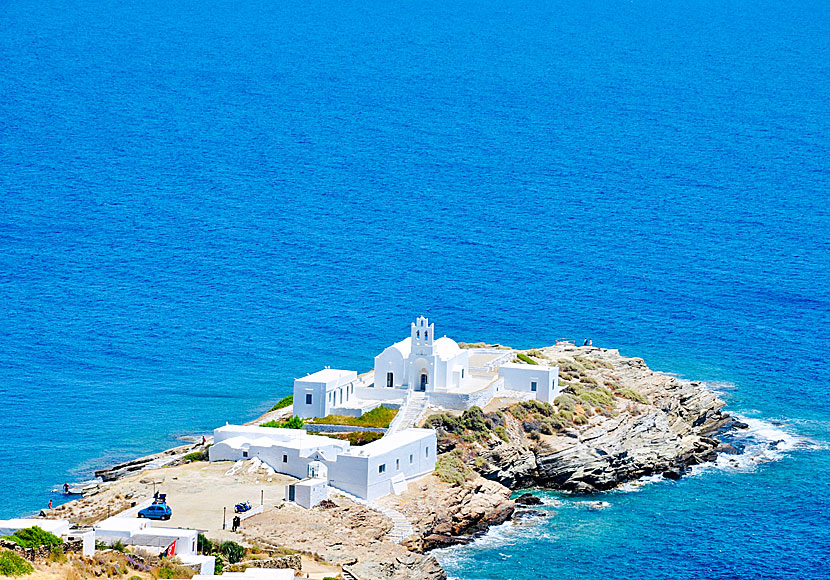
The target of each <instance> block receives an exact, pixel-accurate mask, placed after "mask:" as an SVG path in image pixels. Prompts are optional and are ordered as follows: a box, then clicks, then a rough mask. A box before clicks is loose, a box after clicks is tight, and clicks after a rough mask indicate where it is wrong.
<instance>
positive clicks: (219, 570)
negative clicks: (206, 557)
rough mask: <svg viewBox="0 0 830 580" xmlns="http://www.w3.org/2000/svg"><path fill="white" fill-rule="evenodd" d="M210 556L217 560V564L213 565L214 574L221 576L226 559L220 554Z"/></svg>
mask: <svg viewBox="0 0 830 580" xmlns="http://www.w3.org/2000/svg"><path fill="white" fill-rule="evenodd" d="M210 555H212V556H213V557H214V558H216V560H215V563H214V565H213V574H214V575H216V576H219V575H220V574H221V573H222V572H224V569H225V559H224V558H222V555H221V554H218V553H214V554H210Z"/></svg>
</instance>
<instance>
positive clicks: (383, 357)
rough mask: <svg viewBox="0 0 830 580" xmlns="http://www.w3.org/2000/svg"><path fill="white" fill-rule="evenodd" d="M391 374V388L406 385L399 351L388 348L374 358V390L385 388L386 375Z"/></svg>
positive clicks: (404, 368) (404, 370) (404, 371)
mask: <svg viewBox="0 0 830 580" xmlns="http://www.w3.org/2000/svg"><path fill="white" fill-rule="evenodd" d="M389 372H391V373H393V381H394V382H393V386H394V387H401V386H404V385H406V384H408V383H407V377H406V366H405V365H404V359H403V356H402V355H401V353H400V351H399V350H398V349H397V348H395V347H393V346H390V347H388V348H387V349H386V350H384V351H383V352H382V353H380V354H379V355H378V356H376V357H375V386H374V388H375V389H379V388H385V387H386V382H387V378H386V373H389Z"/></svg>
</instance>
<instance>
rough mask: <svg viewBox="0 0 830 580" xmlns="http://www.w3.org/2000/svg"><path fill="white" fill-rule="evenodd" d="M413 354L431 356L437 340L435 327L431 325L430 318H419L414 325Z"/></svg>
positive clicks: (412, 330) (412, 335) (412, 336)
mask: <svg viewBox="0 0 830 580" xmlns="http://www.w3.org/2000/svg"><path fill="white" fill-rule="evenodd" d="M411 332H412V334H411V338H412V353H413V354H418V355H431V354H432V342H433V340H434V338H435V325H434V324H430V323H429V319H428V318H424V317H423V316H419V317H418V319H417V320H416V321H415V322H413V323H412V329H411Z"/></svg>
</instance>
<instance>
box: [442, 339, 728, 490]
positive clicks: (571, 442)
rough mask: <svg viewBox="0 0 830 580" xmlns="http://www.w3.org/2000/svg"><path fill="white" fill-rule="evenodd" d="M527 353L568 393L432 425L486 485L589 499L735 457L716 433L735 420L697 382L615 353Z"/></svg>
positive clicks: (557, 349) (447, 449)
mask: <svg viewBox="0 0 830 580" xmlns="http://www.w3.org/2000/svg"><path fill="white" fill-rule="evenodd" d="M524 354H525V357H526V358H527V359H529V360H531V361H534V362H535V361H537V360H538V361H540V362H544V363H546V364H558V365H559V367H560V385H561V386H562V394H561V395H560V396H559V397H557V398H556V400H555V401H554V403H553V404H547V403H539V402H537V401H525V402H513V404H509V403H507V404H505V403H501V404H495V405H488V407H487V408H486V409H484V410H477V409H473V410H470V411H467V412H465V413H464V414H463V415H462V416H460V417H453V416H450V415H447V414H440V413H439V414H435V415H432V416H431V417H429V418H428V419H427V421H426V422H427V424H428V425H430V426H433V427H435V428H436V429H437V430H438V433H439V450H440V451H442V452H444V453H445V454H448V453H452V454H455V455H456V456H457V457H459V458H460V459H461V460H462V463H463V464H464V465H468V466H470V467H471V468H473V469H474V470H475V471H476V472H478V473H479V474H481V475H482V476H483V477H485V478H487V479H491V480H494V481H498V482H500V483H502V484H503V485H505V486H507V487H509V488H511V489H518V488H523V487H543V488H547V489H556V490H562V491H570V492H578V493H590V492H597V491H605V490H609V489H612V488H614V487H616V486H618V485H620V484H622V483H624V482H627V481H631V480H634V479H638V478H640V477H643V476H647V475H653V474H662V475H664V476H665V477H668V478H672V479H676V478H678V477H680V476H682V474H683V473H684V472H685V471H686V470H687V468H688V467H689V466H691V465H696V464H699V463H704V462H707V461H711V460H713V459H714V458H715V456H716V454H717V453H718V451H729V450H730V449H729V447H728V446H723V445H721V443H720V441H718V440H717V439H716V435H717V434H718V433H719V432H720V431H722V430H724V429H726V428H728V427H730V426H732V425H735V422H734V421H733V420H732V418H731V417H730V416H729V415H727V414H725V413H723V411H722V408H723V406H724V402H723V401H722V400H720V399H718V398H717V396H715V394H714V393H712V392H711V391H710V390H708V389H707V388H706V387H705V386H704V385H702V384H701V383H700V382H688V381H682V380H680V379H677V378H676V377H672V376H669V375H665V374H662V373H656V372H654V371H652V370H651V369H649V368H648V367H647V366H646V364H645V362H644V361H643V359H640V358H629V357H623V356H621V355H620V353H619V352H618V351H616V350H611V349H600V348H593V347H575V346H573V345H568V344H560V345H556V346H552V347H547V348H543V349H533V350H530V351H525V353H524ZM523 358H524V357H523ZM738 426H740V425H738Z"/></svg>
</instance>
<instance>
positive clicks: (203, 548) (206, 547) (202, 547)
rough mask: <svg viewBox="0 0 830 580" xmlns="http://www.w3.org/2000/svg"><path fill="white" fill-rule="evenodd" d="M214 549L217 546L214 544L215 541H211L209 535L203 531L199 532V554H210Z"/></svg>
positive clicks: (197, 543)
mask: <svg viewBox="0 0 830 580" xmlns="http://www.w3.org/2000/svg"><path fill="white" fill-rule="evenodd" d="M214 549H215V546H214V545H213V542H211V541H210V540H209V539H208V538H207V536H205V535H204V534H202V533H199V535H198V536H196V551H197V552H198V553H199V554H202V555H205V556H210V555H211V554H212V553H213V551H214Z"/></svg>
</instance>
